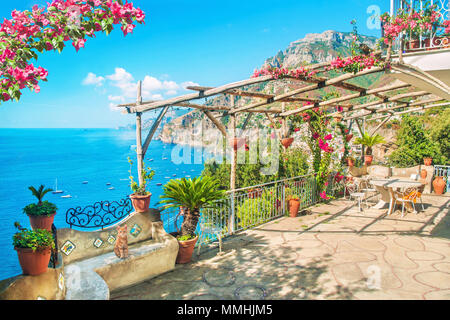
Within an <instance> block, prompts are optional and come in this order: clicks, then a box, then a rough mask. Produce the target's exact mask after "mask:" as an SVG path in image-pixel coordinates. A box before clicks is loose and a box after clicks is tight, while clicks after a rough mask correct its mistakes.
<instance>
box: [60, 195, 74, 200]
mask: <svg viewBox="0 0 450 320" xmlns="http://www.w3.org/2000/svg"><path fill="white" fill-rule="evenodd" d="M61 198H64V199H70V198H72V196H71V195H70V194H68V195H66V196H61Z"/></svg>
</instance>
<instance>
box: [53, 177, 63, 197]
mask: <svg viewBox="0 0 450 320" xmlns="http://www.w3.org/2000/svg"><path fill="white" fill-rule="evenodd" d="M52 193H53V194H61V193H64V191H62V190H58V179H56V181H55V190H53V191H52Z"/></svg>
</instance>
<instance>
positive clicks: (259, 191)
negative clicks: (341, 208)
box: [161, 174, 343, 242]
mask: <svg viewBox="0 0 450 320" xmlns="http://www.w3.org/2000/svg"><path fill="white" fill-rule="evenodd" d="M335 176H336V175H335V174H332V175H330V178H329V180H328V186H327V194H328V195H331V196H335V195H336V194H337V192H339V191H342V190H343V185H341V184H335ZM289 195H292V196H295V197H298V198H299V199H300V208H299V211H302V210H304V209H306V208H308V207H311V206H313V205H315V204H317V203H319V202H321V201H323V199H322V198H320V197H319V192H318V188H317V182H316V179H315V175H314V174H310V175H305V176H299V177H294V178H289V179H283V180H279V181H274V182H270V183H265V184H260V185H256V186H251V187H246V188H242V189H237V190H234V191H229V192H227V197H226V198H225V199H223V200H221V201H217V202H216V205H215V206H214V208H206V209H203V210H202V211H201V218H200V221H199V225H198V230H197V233H199V234H200V233H202V228H203V229H208V230H214V232H213V233H209V234H206V235H204V236H206V241H204V242H211V241H215V240H216V239H217V233H219V234H220V235H221V237H226V236H230V235H232V234H234V233H237V232H240V231H243V230H248V229H251V228H254V227H257V226H259V225H262V224H264V223H267V222H269V221H271V220H275V219H277V218H280V217H283V216H285V215H286V214H287V212H288V207H287V199H288V197H289ZM161 219H162V221H163V224H164V229H165V230H166V232H168V233H176V232H178V230H179V229H180V227H181V223H182V221H183V217H182V215H181V214H180V213H179V210H178V209H167V210H163V211H162V213H161ZM204 226H207V227H206V228H204Z"/></svg>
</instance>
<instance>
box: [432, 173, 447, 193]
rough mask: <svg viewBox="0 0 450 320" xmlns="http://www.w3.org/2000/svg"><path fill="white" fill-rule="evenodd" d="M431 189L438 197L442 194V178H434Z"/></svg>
mask: <svg viewBox="0 0 450 320" xmlns="http://www.w3.org/2000/svg"><path fill="white" fill-rule="evenodd" d="M433 189H434V193H436V194H438V195H440V194H443V193H444V189H445V180H444V178H443V177H436V179H434V181H433Z"/></svg>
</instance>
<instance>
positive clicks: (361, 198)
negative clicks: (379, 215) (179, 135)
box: [346, 183, 368, 211]
mask: <svg viewBox="0 0 450 320" xmlns="http://www.w3.org/2000/svg"><path fill="white" fill-rule="evenodd" d="M346 189H347V191H348V193H349V195H350V200H352V199H354V200H355V202H358V210H359V211H363V210H362V208H361V205H362V203H363V202H364V203H365V204H366V207H368V205H367V199H366V193H365V192H362V190H359V186H358V184H357V183H353V184H348V185H347V186H346Z"/></svg>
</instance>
